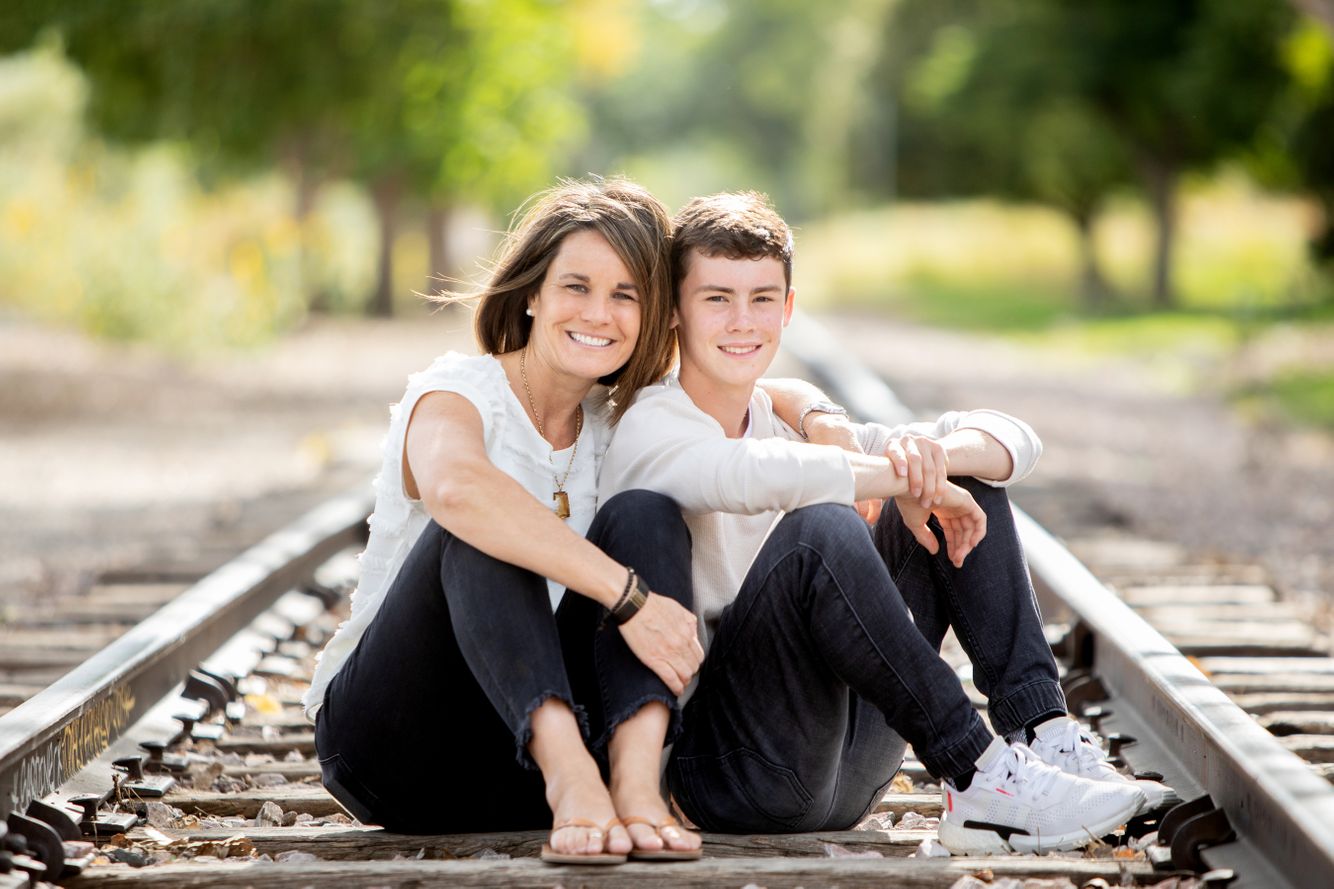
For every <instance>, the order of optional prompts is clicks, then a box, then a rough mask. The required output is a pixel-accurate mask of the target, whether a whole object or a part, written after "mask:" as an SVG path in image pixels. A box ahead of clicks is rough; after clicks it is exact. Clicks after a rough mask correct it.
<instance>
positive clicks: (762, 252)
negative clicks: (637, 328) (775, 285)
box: [672, 191, 792, 294]
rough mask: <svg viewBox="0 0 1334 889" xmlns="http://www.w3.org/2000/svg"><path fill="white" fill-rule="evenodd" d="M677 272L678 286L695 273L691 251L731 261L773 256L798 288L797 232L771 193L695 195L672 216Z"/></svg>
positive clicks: (788, 282) (786, 279) (789, 283)
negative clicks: (794, 260) (794, 273)
mask: <svg viewBox="0 0 1334 889" xmlns="http://www.w3.org/2000/svg"><path fill="white" fill-rule="evenodd" d="M672 225H673V226H674V228H673V232H672V276H673V279H674V281H673V283H674V284H675V286H674V287H673V288H672V290H673V293H674V294H675V291H676V288H677V287H679V286H680V284H681V282H682V281H683V280H685V276H686V273H687V272H688V271H690V269H689V267H688V266H689V263H690V253H691V251H692V250H698V251H699V252H700V253H703V254H704V255H705V256H725V257H727V258H728V259H763V258H764V257H766V256H767V257H772V258H774V259H777V260H778V261H780V262H781V263H783V280H784V283H786V285H787V286H788V287H791V286H792V230H791V229H790V228H788V225H787V223H786V222H784V221H783V217H781V216H779V215H778V211H777V210H775V209H774V207H773V204H771V203H770V202H769V198H768V196H767V195H763V194H761V193H759V192H758V191H735V192H724V193H722V194H711V195H708V196H707V197H702V198H694V199H692V200H691V201H690V203H688V204H686V205H685V206H684V207H682V208H681V210H680V212H678V213H677V214H676V217H675V218H674V219H673V220H672Z"/></svg>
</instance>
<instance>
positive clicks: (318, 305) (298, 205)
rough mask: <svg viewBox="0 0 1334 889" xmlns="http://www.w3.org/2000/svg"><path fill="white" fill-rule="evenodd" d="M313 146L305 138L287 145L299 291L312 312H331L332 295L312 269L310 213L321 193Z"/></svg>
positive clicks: (287, 165)
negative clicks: (311, 157) (318, 283)
mask: <svg viewBox="0 0 1334 889" xmlns="http://www.w3.org/2000/svg"><path fill="white" fill-rule="evenodd" d="M309 150H310V148H309V145H308V144H307V143H306V142H305V141H304V140H294V141H292V142H291V143H289V144H288V145H287V149H286V151H284V152H283V153H284V155H285V163H284V166H285V167H286V168H287V175H288V178H290V179H291V180H292V189H293V191H294V194H293V200H292V221H293V222H294V223H296V235H297V240H296V269H297V282H296V289H297V292H298V293H300V294H301V298H302V301H303V302H304V303H305V305H306V308H308V309H309V310H310V311H311V312H317V313H327V312H328V311H329V298H328V294H327V293H324V292H323V290H322V289H321V288H319V287H316V286H314V284H313V281H314V278H315V275H314V272H313V270H312V268H311V261H310V252H309V251H308V250H307V249H306V241H307V237H306V226H307V224H308V222H309V220H310V212H311V210H313V209H315V198H316V196H317V195H318V194H319V190H320V180H319V177H318V176H316V175H315V174H314V172H313V171H312V170H311V166H310V160H309V157H308V154H309Z"/></svg>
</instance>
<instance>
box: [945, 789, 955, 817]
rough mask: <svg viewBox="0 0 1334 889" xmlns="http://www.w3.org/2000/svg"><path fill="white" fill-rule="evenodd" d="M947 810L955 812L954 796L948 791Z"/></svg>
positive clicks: (946, 793) (946, 796)
mask: <svg viewBox="0 0 1334 889" xmlns="http://www.w3.org/2000/svg"><path fill="white" fill-rule="evenodd" d="M945 808H946V809H947V810H948V811H950V812H953V811H954V794H952V793H950V792H949V791H948V790H947V791H945Z"/></svg>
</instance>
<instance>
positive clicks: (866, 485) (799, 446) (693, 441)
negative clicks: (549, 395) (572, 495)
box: [598, 390, 906, 515]
mask: <svg viewBox="0 0 1334 889" xmlns="http://www.w3.org/2000/svg"><path fill="white" fill-rule="evenodd" d="M632 488H644V489H647V490H651V491H657V492H659V493H662V494H666V495H667V496H669V497H671V498H673V499H674V500H676V502H677V504H678V505H680V507H681V509H682V510H684V511H685V512H687V513H707V512H728V513H740V514H752V515H753V514H755V513H760V512H769V511H772V510H779V509H781V510H793V509H798V508H800V507H802V506H809V505H812V504H815V503H852V502H853V500H854V499H857V498H861V497H866V496H870V495H868V494H866V493H864V491H867V490H870V491H873V492H874V494H875V495H876V496H879V497H882V498H883V497H888V496H894V495H895V494H897V493H901V492H902V491H903V490H905V489H906V485H905V484H903V483H902V482H901V481H900V480H898V479H897V478H896V477H895V475H894V471H893V468H892V466H891V465H890V463H889V461H888V460H887V459H886V458H885V457H883V456H876V457H871V456H866V455H864V454H860V453H853V452H849V451H845V450H842V449H839V448H833V447H822V446H818V445H810V444H805V443H799V442H795V441H789V440H786V439H783V438H764V439H753V438H740V439H730V438H727V437H726V436H725V435H724V434H723V431H722V429H721V428H720V427H719V426H718V424H717V422H716V421H715V420H713V418H711V417H709V416H708V415H707V414H705V413H703V412H702V411H700V410H699V409H698V408H696V407H695V406H694V404H693V403H692V402H691V401H690V399H689V397H688V396H686V395H685V394H684V393H682V392H680V391H679V390H678V391H676V392H662V393H657V394H654V395H652V396H650V397H641V398H640V399H639V400H638V401H637V402H636V403H635V404H634V405H633V406H632V407H631V408H630V409H629V410H628V411H626V413H625V416H624V417H622V418H621V421H620V423H618V424H617V427H616V434H615V435H614V436H613V438H612V443H611V446H610V447H609V448H608V450H607V453H606V456H605V457H604V458H603V462H602V469H601V475H600V478H599V485H598V493H599V499H601V500H602V501H603V502H605V501H606V500H607V499H609V498H610V497H612V496H613V495H615V494H617V493H619V492H621V491H625V490H630V489H632Z"/></svg>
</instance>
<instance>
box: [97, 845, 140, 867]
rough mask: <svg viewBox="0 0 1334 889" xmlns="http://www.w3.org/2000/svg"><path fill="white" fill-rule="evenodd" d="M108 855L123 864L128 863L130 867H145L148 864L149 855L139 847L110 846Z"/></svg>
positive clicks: (107, 851)
mask: <svg viewBox="0 0 1334 889" xmlns="http://www.w3.org/2000/svg"><path fill="white" fill-rule="evenodd" d="M106 855H107V857H108V858H110V859H111V860H112V861H118V862H120V863H121V864H128V865H129V866H130V867H143V866H145V865H146V864H148V856H147V855H145V854H144V853H143V852H140V851H139V850H138V849H118V848H114V847H112V848H110V849H108V850H106Z"/></svg>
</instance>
